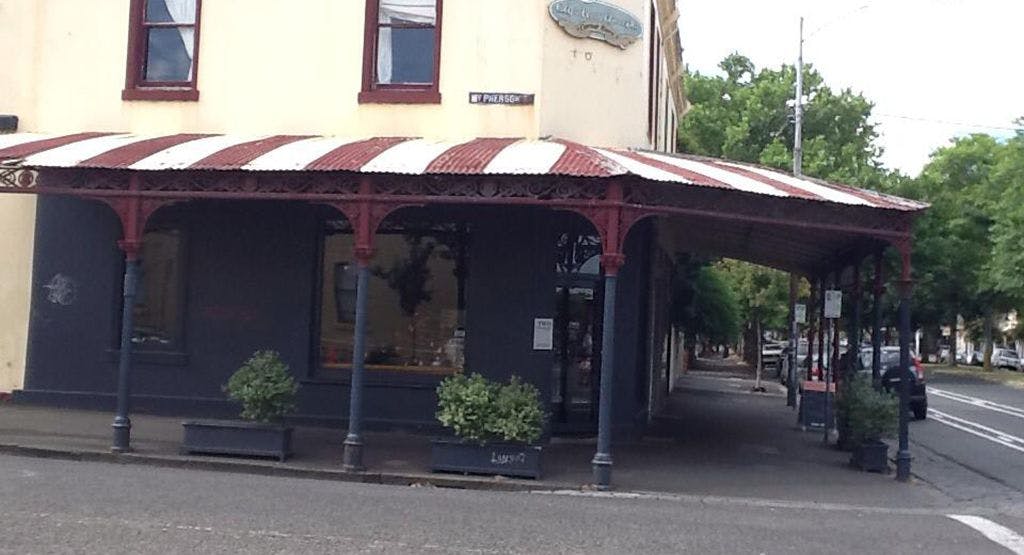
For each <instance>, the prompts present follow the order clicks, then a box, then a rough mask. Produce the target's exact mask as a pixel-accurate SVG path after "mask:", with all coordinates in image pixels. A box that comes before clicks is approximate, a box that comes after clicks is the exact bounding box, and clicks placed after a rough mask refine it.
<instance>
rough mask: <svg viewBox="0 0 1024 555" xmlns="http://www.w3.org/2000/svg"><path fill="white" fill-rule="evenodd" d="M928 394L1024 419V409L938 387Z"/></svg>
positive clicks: (929, 390) (931, 389) (930, 388)
mask: <svg viewBox="0 0 1024 555" xmlns="http://www.w3.org/2000/svg"><path fill="white" fill-rule="evenodd" d="M928 393H929V394H932V395H937V396H939V397H942V398H943V399H950V400H952V401H959V402H961V403H965V404H968V405H973V406H975V407H980V408H983V409H988V410H991V411H995V412H1001V413H1003V414H1008V415H1010V416H1016V417H1017V418H1024V409H1019V408H1017V407H1012V406H1010V405H1001V404H999V403H993V402H992V401H988V400H986V399H982V398H980V397H971V396H970V395H963V394H961V393H955V392H953V391H946V390H945V389H939V388H937V387H929V388H928Z"/></svg>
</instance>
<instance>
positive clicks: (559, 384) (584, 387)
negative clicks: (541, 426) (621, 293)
mask: <svg viewBox="0 0 1024 555" xmlns="http://www.w3.org/2000/svg"><path fill="white" fill-rule="evenodd" d="M557 252H558V260H557V262H556V268H555V271H556V274H557V279H556V285H555V291H554V293H555V326H554V328H555V330H554V331H555V333H554V353H553V354H554V361H553V364H554V365H553V369H554V376H553V378H554V379H553V380H552V383H553V387H552V394H551V405H552V411H551V413H552V424H553V427H554V430H555V431H556V432H561V433H573V432H590V431H593V430H594V429H595V427H596V425H597V405H598V394H599V391H600V368H601V318H602V306H603V301H604V287H603V280H602V279H601V272H600V255H601V240H600V238H599V237H598V236H596V235H591V234H589V233H587V232H586V231H582V230H578V229H571V230H569V231H567V232H565V233H561V234H559V235H558V237H557Z"/></svg>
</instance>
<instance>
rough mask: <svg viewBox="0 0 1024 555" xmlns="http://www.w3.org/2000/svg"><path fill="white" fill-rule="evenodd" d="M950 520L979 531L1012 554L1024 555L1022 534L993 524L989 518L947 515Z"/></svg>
mask: <svg viewBox="0 0 1024 555" xmlns="http://www.w3.org/2000/svg"><path fill="white" fill-rule="evenodd" d="M946 516H948V517H949V518H951V519H953V520H955V521H957V522H960V523H962V524H966V525H967V526H970V527H971V528H974V529H975V530H977V531H979V532H981V533H982V535H984V536H985V537H986V538H988V539H990V540H992V541H994V542H996V543H998V544H999V545H1001V546H1003V547H1005V548H1006V549H1009V550H1010V551H1011V552H1012V553H1016V554H1017V555H1024V537H1022V536H1021V535H1020V534H1018V533H1016V532H1014V531H1013V530H1010V529H1009V528H1007V527H1005V526H1003V525H1001V524H996V523H995V522H992V521H991V520H989V519H987V518H981V517H980V516H971V515H946Z"/></svg>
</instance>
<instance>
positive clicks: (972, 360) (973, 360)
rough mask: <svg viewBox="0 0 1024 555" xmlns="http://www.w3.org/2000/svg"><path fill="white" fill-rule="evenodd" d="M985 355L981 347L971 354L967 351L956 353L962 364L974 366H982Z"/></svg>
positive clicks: (957, 359) (958, 360)
mask: <svg viewBox="0 0 1024 555" xmlns="http://www.w3.org/2000/svg"><path fill="white" fill-rule="evenodd" d="M984 356H985V352H984V351H982V350H981V349H974V350H973V351H971V354H970V355H968V354H967V351H960V352H958V353H957V354H956V361H957V362H959V363H960V364H970V365H974V366H981V365H982V363H983V362H984V361H983V360H982V359H983V358H984Z"/></svg>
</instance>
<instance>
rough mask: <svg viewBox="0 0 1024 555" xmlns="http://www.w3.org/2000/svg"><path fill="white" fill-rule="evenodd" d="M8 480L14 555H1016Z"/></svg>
mask: <svg viewBox="0 0 1024 555" xmlns="http://www.w3.org/2000/svg"><path fill="white" fill-rule="evenodd" d="M0 476H2V477H3V479H2V480H0V522H2V527H3V537H2V540H0V552H2V553H185V552H187V553H191V554H199V553H328V552H330V553H356V552H380V553H423V552H441V553H551V552H562V553H730V554H743V553H753V554H759V553H797V554H801V553H808V554H809V553H824V552H831V553H835V552H839V553H864V552H886V553H914V554H920V553H929V554H930V555H937V554H943V553H955V554H963V553H972V554H985V553H1008V552H1010V551H1007V548H1006V547H1003V546H1001V545H1000V544H999V543H997V541H993V540H992V539H989V538H988V537H986V536H985V535H984V534H983V532H981V531H979V530H978V529H976V528H972V527H971V526H970V525H968V524H963V523H962V522H959V521H956V520H954V519H952V518H951V517H949V516H947V515H944V514H942V513H941V512H930V511H920V512H915V511H911V510H900V511H889V510H885V509H872V508H862V507H844V506H833V505H830V506H816V505H801V504H799V503H793V502H778V503H775V502H767V501H755V500H741V499H731V500H726V499H714V498H703V499H702V498H685V497H661V498H654V497H639V498H624V497H594V496H592V495H591V494H583V493H577V494H574V495H568V494H550V493H548V494H541V493H497V492H479V491H459V490H445V489H434V488H426V487H420V488H416V487H396V486H373V485H362V484H352V483H342V482H323V481H313V480H300V479H290V478H273V477H264V476H253V475H239V474H226V473H215V472H207V471H199V470H177V469H167V468H156V467H146V466H134V465H116V464H102V463H83V462H68V461H56V460H43V459H27V458H17V457H10V456H0ZM987 519H988V520H986V519H982V520H979V521H978V522H980V523H981V524H980V525H978V524H975V526H979V527H980V529H983V530H985V531H987V532H988V533H989V534H990V535H991V534H993V533H994V534H995V536H994V537H996V538H997V540H998V541H1002V542H1003V543H1006V542H1007V541H1010V543H1009V545H1011V546H1012V545H1014V544H1013V543H1012V542H1013V541H1018V540H1015V539H1014V538H1013V536H1012V534H1013V532H1010V534H1011V535H1010V536H1006V532H1008V531H1010V530H1016V531H1018V533H1019V531H1021V530H1024V519H1020V518H1013V517H1007V516H993V515H987ZM1000 526H1003V527H1006V528H1005V529H1004V528H1000ZM993 530H994V531H995V532H993ZM1000 534H1003V535H1002V536H1000ZM1007 537H1009V538H1010V539H1009V540H1007V539H1006V538H1007ZM1018 539H1019V541H1020V542H1021V543H1020V544H1019V545H1020V548H1021V550H1024V538H1019V537H1018ZM1021 552H1024V551H1021Z"/></svg>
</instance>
